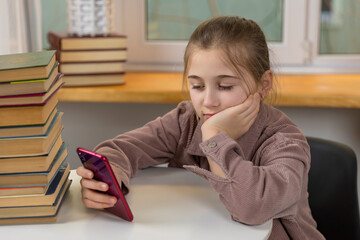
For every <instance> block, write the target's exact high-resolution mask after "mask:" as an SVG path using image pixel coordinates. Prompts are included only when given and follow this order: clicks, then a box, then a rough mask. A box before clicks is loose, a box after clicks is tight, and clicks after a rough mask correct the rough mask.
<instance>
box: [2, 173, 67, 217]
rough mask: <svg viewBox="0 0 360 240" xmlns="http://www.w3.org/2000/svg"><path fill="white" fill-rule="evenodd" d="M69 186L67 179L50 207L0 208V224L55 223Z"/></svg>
mask: <svg viewBox="0 0 360 240" xmlns="http://www.w3.org/2000/svg"><path fill="white" fill-rule="evenodd" d="M70 185H71V180H69V179H68V180H67V181H66V183H65V184H64V185H63V187H62V188H61V190H60V192H59V194H58V196H57V197H56V200H55V202H54V204H52V205H39V206H25V207H4V208H0V224H21V223H40V222H55V221H56V219H57V217H58V214H59V210H60V208H61V205H62V203H63V201H64V198H65V196H66V193H67V192H68V189H69V187H70Z"/></svg>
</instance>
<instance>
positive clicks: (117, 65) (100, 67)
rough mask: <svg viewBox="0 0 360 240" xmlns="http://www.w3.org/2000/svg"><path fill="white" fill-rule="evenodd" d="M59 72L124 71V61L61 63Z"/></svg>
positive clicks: (99, 72) (94, 72) (92, 72)
mask: <svg viewBox="0 0 360 240" xmlns="http://www.w3.org/2000/svg"><path fill="white" fill-rule="evenodd" d="M59 72H61V73H63V74H65V75H67V74H96V73H98V74H101V73H119V72H124V62H123V61H119V62H92V63H61V64H60V65H59Z"/></svg>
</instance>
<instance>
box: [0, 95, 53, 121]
mask: <svg viewBox="0 0 360 240" xmlns="http://www.w3.org/2000/svg"><path fill="white" fill-rule="evenodd" d="M57 95H58V92H55V94H53V95H51V97H50V98H49V99H48V100H47V101H46V102H45V104H44V105H34V106H32V105H29V106H11V107H0V126H2V127H5V126H23V125H37V124H44V123H45V122H46V120H47V119H48V117H49V115H50V113H51V112H52V111H53V110H54V108H55V107H56V104H57V103H58V97H57Z"/></svg>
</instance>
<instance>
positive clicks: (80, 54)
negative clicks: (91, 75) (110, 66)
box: [56, 49, 127, 63]
mask: <svg viewBox="0 0 360 240" xmlns="http://www.w3.org/2000/svg"><path fill="white" fill-rule="evenodd" d="M126 55H127V52H126V49H114V50H105V51H103V50H98V51H96V50H95V51H94V50H88V51H87V50H82V51H57V52H56V58H57V60H58V61H59V62H61V63H79V62H117V61H125V60H126Z"/></svg>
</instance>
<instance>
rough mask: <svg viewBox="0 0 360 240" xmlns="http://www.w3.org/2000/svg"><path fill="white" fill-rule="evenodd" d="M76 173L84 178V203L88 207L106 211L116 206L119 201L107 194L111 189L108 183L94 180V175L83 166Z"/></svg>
mask: <svg viewBox="0 0 360 240" xmlns="http://www.w3.org/2000/svg"><path fill="white" fill-rule="evenodd" d="M76 173H77V175H79V176H80V177H82V179H81V181H80V184H81V194H82V202H83V203H84V205H85V206H86V207H88V208H95V209H104V208H109V207H112V206H114V204H115V203H116V201H117V199H116V197H113V196H110V195H108V194H106V193H105V192H106V191H107V190H108V189H109V186H108V185H107V184H106V183H104V182H100V181H96V180H94V179H93V177H94V173H93V172H92V171H91V170H89V169H87V168H85V167H83V166H81V167H78V168H77V169H76Z"/></svg>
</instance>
